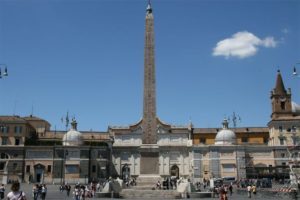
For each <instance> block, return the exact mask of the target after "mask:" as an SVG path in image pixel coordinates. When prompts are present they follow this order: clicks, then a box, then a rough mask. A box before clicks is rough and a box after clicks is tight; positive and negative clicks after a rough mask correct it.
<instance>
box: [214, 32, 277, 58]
mask: <svg viewBox="0 0 300 200" xmlns="http://www.w3.org/2000/svg"><path fill="white" fill-rule="evenodd" d="M276 45H277V41H275V39H274V38H273V37H266V38H265V39H260V38H259V37H257V36H255V35H254V34H253V33H250V32H248V31H242V32H237V33H235V34H234V35H232V36H231V37H230V38H226V39H224V40H221V41H219V42H218V43H217V45H216V47H215V48H214V49H213V56H225V57H226V58H229V57H238V58H241V59H242V58H247V57H250V56H254V55H255V54H256V53H257V51H258V48H259V47H266V48H271V47H272V48H274V47H276Z"/></svg>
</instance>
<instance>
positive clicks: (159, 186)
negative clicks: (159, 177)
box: [156, 181, 161, 190]
mask: <svg viewBox="0 0 300 200" xmlns="http://www.w3.org/2000/svg"><path fill="white" fill-rule="evenodd" d="M156 189H159V190H160V189H161V184H160V181H157V183H156Z"/></svg>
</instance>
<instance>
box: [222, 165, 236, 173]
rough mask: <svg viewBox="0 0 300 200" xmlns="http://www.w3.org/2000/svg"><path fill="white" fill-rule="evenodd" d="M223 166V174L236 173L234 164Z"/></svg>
mask: <svg viewBox="0 0 300 200" xmlns="http://www.w3.org/2000/svg"><path fill="white" fill-rule="evenodd" d="M222 166H223V172H234V171H235V165H234V164H222Z"/></svg>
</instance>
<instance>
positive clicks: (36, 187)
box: [32, 184, 39, 200]
mask: <svg viewBox="0 0 300 200" xmlns="http://www.w3.org/2000/svg"><path fill="white" fill-rule="evenodd" d="M32 196H33V200H37V199H38V196H39V185H38V184H35V185H33V187H32Z"/></svg>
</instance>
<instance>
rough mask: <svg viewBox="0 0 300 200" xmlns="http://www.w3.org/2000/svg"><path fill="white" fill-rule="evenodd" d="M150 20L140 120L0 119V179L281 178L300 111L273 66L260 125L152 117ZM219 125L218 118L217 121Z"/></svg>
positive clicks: (299, 127) (299, 132)
mask: <svg viewBox="0 0 300 200" xmlns="http://www.w3.org/2000/svg"><path fill="white" fill-rule="evenodd" d="M154 44H155V43H154V17H153V9H152V6H151V4H150V3H149V4H148V7H147V9H146V17H145V47H144V96H143V113H142V116H143V117H142V119H141V120H140V121H139V122H136V123H134V124H132V125H129V126H110V127H108V130H107V131H103V132H95V131H82V132H79V131H77V122H76V120H75V119H74V120H73V121H72V128H71V129H70V130H68V131H56V130H51V125H50V123H49V122H47V121H46V120H44V119H41V118H38V117H35V116H28V117H19V116H0V144H1V145H0V155H1V157H0V181H2V183H8V182H12V181H20V182H45V183H62V182H68V183H77V182H81V183H87V182H89V181H99V180H101V179H106V178H108V177H109V176H112V177H117V176H120V177H121V178H123V179H125V180H126V179H129V178H136V179H137V180H138V181H140V182H154V181H157V180H161V179H163V178H166V177H170V176H173V177H184V178H189V179H191V180H192V181H201V180H202V179H203V178H206V179H209V178H220V177H226V176H229V177H236V179H242V178H260V177H271V178H278V179H279V178H283V177H287V176H288V172H289V171H288V164H289V163H288V162H289V160H288V157H289V150H288V148H289V147H291V146H299V141H300V112H299V111H300V108H299V106H298V105H296V104H295V103H293V102H292V92H291V89H288V90H286V89H285V87H284V83H283V79H282V77H281V73H280V72H279V71H278V73H277V77H276V84H275V88H274V89H273V90H272V91H271V96H270V97H271V106H272V113H271V120H270V122H269V123H268V125H267V126H266V127H238V128H237V127H234V128H231V127H228V121H227V120H226V119H224V120H223V126H222V127H217V128H197V127H194V126H193V124H192V123H190V124H188V125H185V126H173V125H171V124H168V123H165V122H163V121H162V120H161V119H159V117H158V116H157V115H156V84H155V83H156V78H155V49H154ZM220 124H221V121H220Z"/></svg>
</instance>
